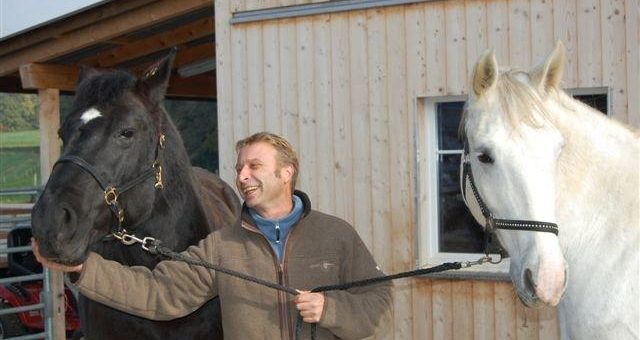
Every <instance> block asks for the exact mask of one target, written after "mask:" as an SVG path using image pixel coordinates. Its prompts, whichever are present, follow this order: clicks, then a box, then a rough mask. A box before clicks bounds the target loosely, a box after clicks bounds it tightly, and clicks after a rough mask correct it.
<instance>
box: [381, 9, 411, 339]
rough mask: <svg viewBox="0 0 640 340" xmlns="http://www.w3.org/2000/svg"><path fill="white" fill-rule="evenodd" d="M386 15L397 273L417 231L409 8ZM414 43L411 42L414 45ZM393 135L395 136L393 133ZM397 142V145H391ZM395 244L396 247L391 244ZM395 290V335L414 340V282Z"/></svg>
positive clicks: (390, 235) (390, 238)
mask: <svg viewBox="0 0 640 340" xmlns="http://www.w3.org/2000/svg"><path fill="white" fill-rule="evenodd" d="M385 16H386V35H387V39H386V54H387V56H388V57H387V74H388V76H387V88H386V97H387V106H388V109H387V112H388V113H387V115H388V124H387V126H388V128H387V129H388V131H389V132H388V135H387V138H388V140H389V163H387V164H386V166H387V167H388V173H389V175H388V176H389V182H388V184H389V190H390V192H389V195H387V198H386V200H387V201H390V202H389V205H390V207H391V209H390V212H389V213H390V220H388V224H387V225H386V226H382V227H383V228H384V229H385V230H386V231H387V240H386V243H387V246H386V247H387V248H390V249H392V253H391V256H392V257H391V260H392V268H393V271H394V272H401V271H406V270H409V269H410V268H411V262H412V261H411V260H412V258H413V252H412V249H413V245H414V243H413V237H412V235H413V230H412V224H411V222H410V216H411V215H410V214H407V213H406V212H407V211H409V209H410V206H409V205H410V203H409V202H410V201H411V196H410V187H411V184H412V183H411V177H410V171H409V169H411V167H410V161H409V154H410V150H411V145H412V144H410V143H409V139H410V132H409V121H408V119H409V112H408V104H407V103H408V99H407V76H408V75H407V46H406V45H407V44H409V43H408V42H407V35H406V30H405V23H406V21H405V8H404V7H402V6H399V7H392V8H389V9H387V10H386V11H385ZM412 43H413V42H411V44H412ZM391 131H392V132H393V135H392V134H391V133H390V132H391ZM392 139H394V142H391V141H392ZM391 244H393V247H390V246H389V245H391ZM397 288H398V289H395V296H394V306H395V313H394V316H395V320H394V329H395V336H396V337H398V338H402V339H411V338H413V336H412V327H411V324H412V322H413V319H412V314H411V308H410V306H411V299H412V294H411V293H412V291H411V282H410V281H409V280H402V281H401V283H398V286H397Z"/></svg>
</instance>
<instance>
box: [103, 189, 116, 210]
mask: <svg viewBox="0 0 640 340" xmlns="http://www.w3.org/2000/svg"><path fill="white" fill-rule="evenodd" d="M104 201H105V202H107V205H114V204H115V203H116V202H117V201H118V191H117V190H116V188H115V187H113V186H108V187H107V188H106V189H105V190H104Z"/></svg>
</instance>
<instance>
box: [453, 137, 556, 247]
mask: <svg viewBox="0 0 640 340" xmlns="http://www.w3.org/2000/svg"><path fill="white" fill-rule="evenodd" d="M461 179H462V180H461V181H460V185H461V187H462V188H461V189H462V197H463V199H464V200H465V203H467V205H469V204H468V202H467V199H466V197H467V196H466V182H467V181H469V183H470V184H471V191H472V193H473V197H474V198H475V200H476V202H478V206H479V207H480V211H481V212H482V215H483V216H484V218H485V222H486V223H485V237H484V249H485V254H486V255H487V256H488V254H489V243H490V241H491V238H492V236H493V234H494V233H495V230H496V229H506V230H521V231H538V232H545V233H552V234H555V235H558V225H557V224H555V223H551V222H541V221H531V220H508V219H500V218H495V217H494V216H493V213H492V212H491V211H490V210H489V208H488V207H487V205H486V204H485V203H484V201H483V200H482V197H480V193H479V192H478V188H477V187H476V182H475V180H474V179H473V173H472V172H471V160H470V159H469V143H468V142H467V141H466V140H465V143H464V153H463V155H462V177H461ZM499 252H500V255H501V256H503V257H504V256H505V255H506V252H505V251H504V249H500V250H499Z"/></svg>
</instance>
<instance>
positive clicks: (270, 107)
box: [262, 22, 282, 134]
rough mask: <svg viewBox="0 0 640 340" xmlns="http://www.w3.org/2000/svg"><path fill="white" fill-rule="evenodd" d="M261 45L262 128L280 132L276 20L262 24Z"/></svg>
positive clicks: (278, 41) (280, 107) (278, 46)
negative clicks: (262, 59)
mask: <svg viewBox="0 0 640 340" xmlns="http://www.w3.org/2000/svg"><path fill="white" fill-rule="evenodd" d="M262 41H263V43H262V47H263V56H264V61H263V63H262V65H263V66H262V69H263V74H264V76H263V83H264V85H263V88H262V93H263V98H264V129H265V130H266V131H270V132H273V133H277V134H282V106H281V105H280V95H279V94H280V93H281V89H280V55H279V53H280V39H279V29H278V24H277V22H266V23H264V24H263V25H262Z"/></svg>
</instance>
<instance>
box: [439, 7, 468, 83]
mask: <svg viewBox="0 0 640 340" xmlns="http://www.w3.org/2000/svg"><path fill="white" fill-rule="evenodd" d="M444 11H445V37H446V46H445V49H446V51H447V52H446V58H447V63H446V68H445V70H446V72H447V87H446V95H459V94H463V93H465V89H466V84H467V75H468V74H469V72H467V51H466V46H467V44H466V40H467V37H466V35H465V34H466V31H465V24H466V20H465V10H464V1H449V2H447V5H446V6H445V9H444Z"/></svg>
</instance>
